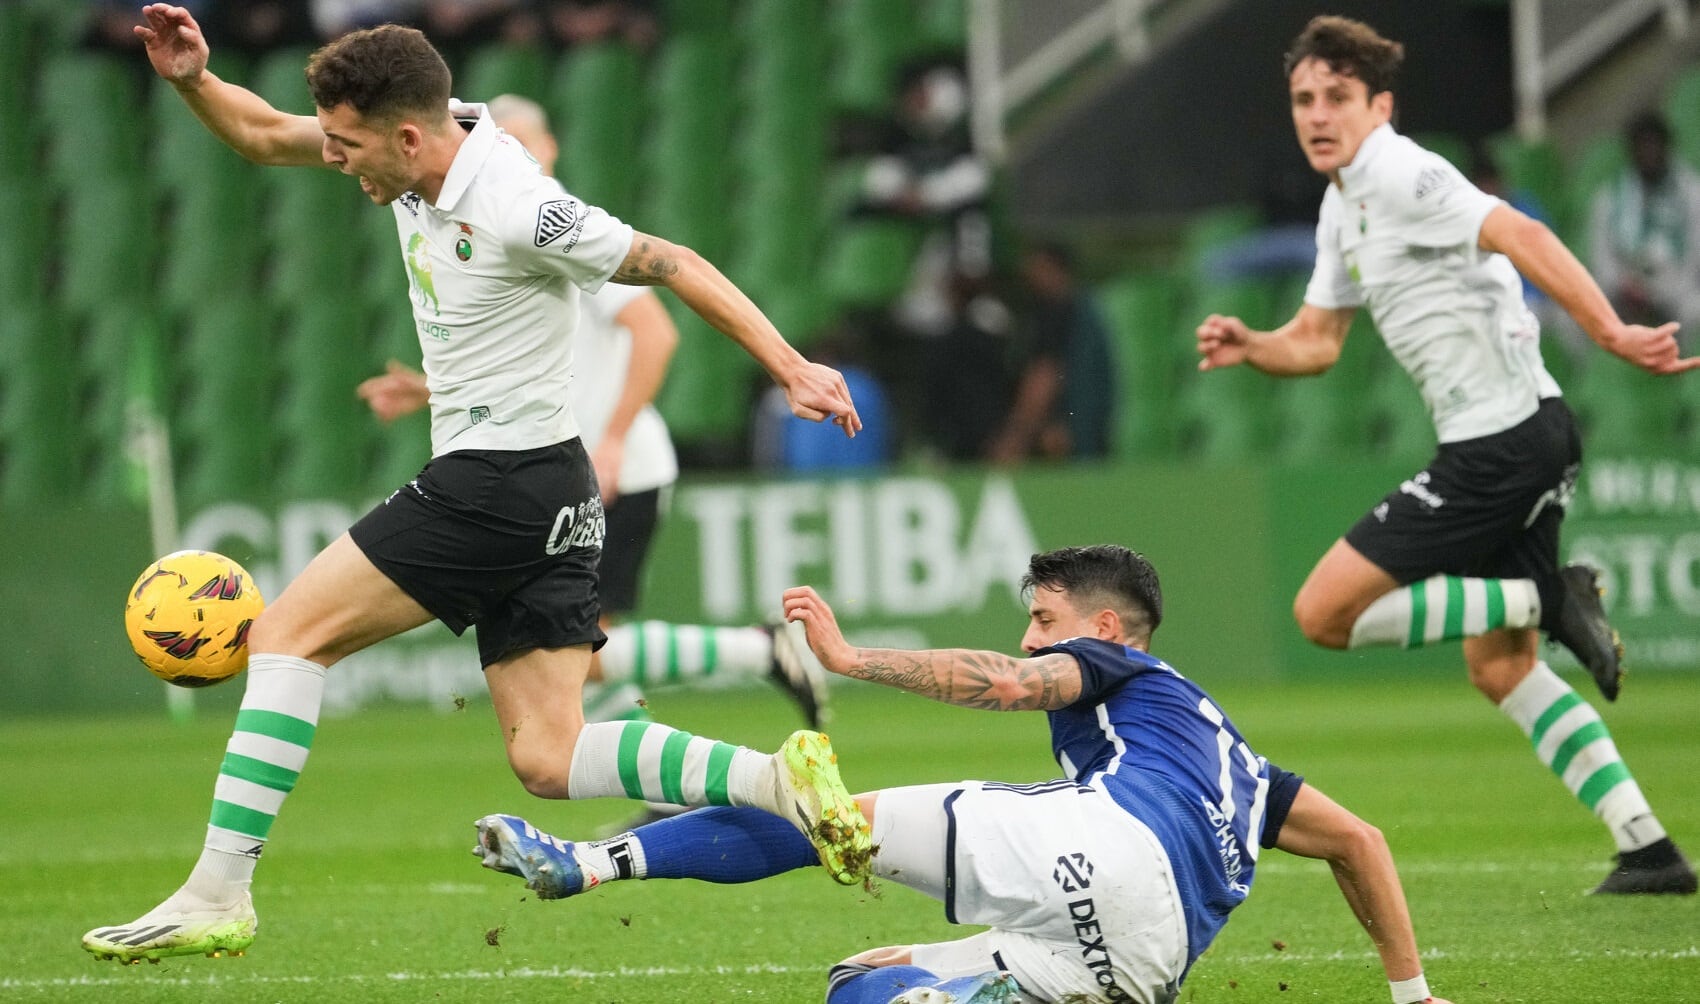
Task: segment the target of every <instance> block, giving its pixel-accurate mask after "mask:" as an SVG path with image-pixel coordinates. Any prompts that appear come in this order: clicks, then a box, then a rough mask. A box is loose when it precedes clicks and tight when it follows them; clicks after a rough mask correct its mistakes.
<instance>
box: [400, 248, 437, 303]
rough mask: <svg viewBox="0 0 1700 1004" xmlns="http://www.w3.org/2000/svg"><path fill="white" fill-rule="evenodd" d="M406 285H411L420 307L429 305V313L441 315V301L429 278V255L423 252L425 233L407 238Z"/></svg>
mask: <svg viewBox="0 0 1700 1004" xmlns="http://www.w3.org/2000/svg"><path fill="white" fill-rule="evenodd" d="M403 257H404V258H406V260H407V279H408V285H410V286H412V287H413V298H414V299H415V300H417V301H419V305H420V306H421V307H430V308H431V313H433V314H437V315H441V314H442V312H443V302H442V301H441V300H439V299H437V284H436V283H435V282H434V281H432V279H431V257H430V255H428V254H426V253H425V235H424V234H420V233H416V234H414V235H413V236H412V237H409V238H408V239H407V254H406V255H404V256H403Z"/></svg>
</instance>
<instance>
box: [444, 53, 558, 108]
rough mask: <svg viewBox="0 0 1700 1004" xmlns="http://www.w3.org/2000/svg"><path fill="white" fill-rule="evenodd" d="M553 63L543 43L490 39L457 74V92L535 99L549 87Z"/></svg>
mask: <svg viewBox="0 0 1700 1004" xmlns="http://www.w3.org/2000/svg"><path fill="white" fill-rule="evenodd" d="M553 72H554V64H553V62H552V61H551V59H550V56H549V54H548V53H546V52H545V51H544V50H543V49H542V48H541V47H537V46H516V45H510V44H507V43H503V42H491V43H488V44H485V45H481V46H479V47H478V48H477V49H476V50H474V51H473V53H472V54H471V55H470V56H469V57H468V58H467V59H466V61H465V65H464V66H462V67H461V68H460V69H459V70H458V71H456V72H455V75H454V96H455V97H457V98H459V99H460V100H462V101H476V102H483V101H489V100H490V99H491V98H493V97H495V96H497V95H498V94H518V95H520V96H521V97H527V98H531V99H532V100H534V101H536V100H538V99H540V98H541V97H542V96H543V95H544V94H546V93H548V90H549V78H550V75H551V74H552V73H553Z"/></svg>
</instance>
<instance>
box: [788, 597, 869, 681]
mask: <svg viewBox="0 0 1700 1004" xmlns="http://www.w3.org/2000/svg"><path fill="white" fill-rule="evenodd" d="M785 619H786V620H788V621H801V622H802V625H803V633H804V634H805V635H807V636H808V639H809V648H810V649H811V650H812V651H813V652H814V653H815V658H817V659H819V660H820V664H821V665H822V666H825V667H826V668H827V671H828V672H832V673H838V674H839V675H843V674H844V672H845V670H846V669H848V668H849V667H850V664H851V663H852V661H854V659H855V656H856V650H855V649H854V648H852V647H851V646H850V643H849V642H847V641H845V640H844V632H842V631H840V630H839V629H838V618H837V617H834V616H833V613H832V608H831V607H829V606H827V603H826V601H825V600H823V599H821V598H820V594H819V593H817V592H815V591H814V589H813V588H812V587H810V586H792V587H791V588H790V589H787V590H785Z"/></svg>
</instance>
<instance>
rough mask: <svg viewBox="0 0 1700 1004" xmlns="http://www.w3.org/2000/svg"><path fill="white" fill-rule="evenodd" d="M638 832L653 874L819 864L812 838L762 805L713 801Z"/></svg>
mask: <svg viewBox="0 0 1700 1004" xmlns="http://www.w3.org/2000/svg"><path fill="white" fill-rule="evenodd" d="M633 833H634V834H635V835H636V836H637V838H638V840H639V841H640V842H641V843H642V844H643V858H644V863H645V868H646V872H647V874H648V877H649V878H694V879H702V880H703V881H704V882H726V883H732V882H754V881H755V880H757V879H764V878H767V877H768V876H770V875H779V874H781V873H783V872H788V871H791V870H793V869H796V868H808V867H810V866H813V865H818V864H820V858H819V857H818V856H816V854H815V849H814V847H812V846H810V844H809V841H808V838H807V837H804V836H803V835H802V834H801V833H799V832H798V831H797V828H796V827H795V826H792V825H791V824H790V823H788V822H786V821H785V820H783V819H781V818H779V817H778V816H775V815H773V814H772V813H770V812H763V811H762V810H761V809H750V808H743V807H732V806H712V807H710V808H706V809H696V810H693V811H691V812H685V813H681V814H679V815H677V816H673V817H671V818H668V819H663V820H661V821H660V822H656V823H650V824H648V825H646V826H640V827H638V828H637V829H636V830H634V831H633ZM881 1004H884V1002H881Z"/></svg>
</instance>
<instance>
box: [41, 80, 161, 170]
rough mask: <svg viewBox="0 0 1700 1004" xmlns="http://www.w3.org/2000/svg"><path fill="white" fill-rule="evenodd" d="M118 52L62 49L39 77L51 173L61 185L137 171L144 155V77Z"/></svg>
mask: <svg viewBox="0 0 1700 1004" xmlns="http://www.w3.org/2000/svg"><path fill="white" fill-rule="evenodd" d="M137 73H138V71H137V70H136V69H135V68H134V67H130V66H127V65H125V64H123V63H121V62H120V61H119V57H117V56H108V55H98V54H94V53H87V52H63V53H57V54H54V55H53V56H51V57H49V58H48V60H47V61H46V62H45V63H44V64H43V66H42V68H41V75H40V78H39V81H38V84H39V86H38V94H37V102H38V112H39V114H40V115H41V117H42V118H43V119H44V120H45V121H46V122H49V123H52V127H51V128H50V129H47V130H46V131H45V133H44V135H43V140H44V145H45V148H46V160H45V163H46V167H47V178H48V182H49V184H50V186H52V187H53V188H56V189H57V190H59V191H67V190H69V189H71V188H73V187H82V186H86V185H89V184H93V183H96V182H98V181H100V180H103V179H105V178H108V177H112V176H122V175H125V174H133V173H134V172H135V170H136V164H137V163H138V162H139V161H140V159H141V149H142V146H141V138H142V137H141V122H142V116H141V114H140V103H139V102H138V101H137V100H136V94H137V92H138V88H137V83H138V81H139V80H140V77H139V76H138V75H137Z"/></svg>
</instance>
